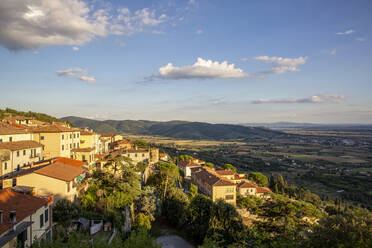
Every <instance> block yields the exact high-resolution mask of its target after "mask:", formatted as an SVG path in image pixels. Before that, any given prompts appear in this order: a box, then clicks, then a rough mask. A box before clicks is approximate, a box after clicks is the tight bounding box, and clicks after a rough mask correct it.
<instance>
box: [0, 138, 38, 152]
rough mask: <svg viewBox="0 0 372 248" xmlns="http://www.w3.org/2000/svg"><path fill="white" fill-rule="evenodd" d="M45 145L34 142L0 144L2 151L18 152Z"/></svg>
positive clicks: (23, 141)
mask: <svg viewBox="0 0 372 248" xmlns="http://www.w3.org/2000/svg"><path fill="white" fill-rule="evenodd" d="M42 146H43V145H42V144H40V143H39V142H36V141H33V140H22V141H13V142H0V149H7V150H11V151H18V150H23V149H30V148H37V147H42Z"/></svg>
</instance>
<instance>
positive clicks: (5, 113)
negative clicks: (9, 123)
mask: <svg viewBox="0 0 372 248" xmlns="http://www.w3.org/2000/svg"><path fill="white" fill-rule="evenodd" d="M8 116H25V117H33V118H34V119H36V120H39V121H45V122H49V123H52V122H60V120H59V119H57V118H56V117H53V116H50V115H47V114H43V113H37V112H31V111H29V112H23V111H17V110H15V109H11V108H6V109H4V110H3V109H0V119H2V118H5V117H8Z"/></svg>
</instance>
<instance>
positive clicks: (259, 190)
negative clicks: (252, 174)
mask: <svg viewBox="0 0 372 248" xmlns="http://www.w3.org/2000/svg"><path fill="white" fill-rule="evenodd" d="M238 192H239V194H240V195H242V196H249V195H254V196H263V195H265V194H268V193H271V190H270V189H269V188H265V187H259V186H258V185H257V184H256V183H254V182H241V183H239V184H238Z"/></svg>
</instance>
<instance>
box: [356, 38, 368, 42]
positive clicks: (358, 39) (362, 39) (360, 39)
mask: <svg viewBox="0 0 372 248" xmlns="http://www.w3.org/2000/svg"><path fill="white" fill-rule="evenodd" d="M355 40H357V41H366V40H367V39H366V38H363V37H357V38H355Z"/></svg>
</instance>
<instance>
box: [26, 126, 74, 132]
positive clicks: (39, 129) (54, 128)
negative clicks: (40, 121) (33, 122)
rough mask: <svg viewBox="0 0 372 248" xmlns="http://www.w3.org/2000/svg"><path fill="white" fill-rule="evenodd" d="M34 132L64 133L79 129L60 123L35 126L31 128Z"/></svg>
mask: <svg viewBox="0 0 372 248" xmlns="http://www.w3.org/2000/svg"><path fill="white" fill-rule="evenodd" d="M30 130H31V132H33V133H62V132H78V131H79V130H78V129H72V128H68V127H64V126H62V125H58V124H52V125H47V126H41V127H35V128H32V129H30Z"/></svg>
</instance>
